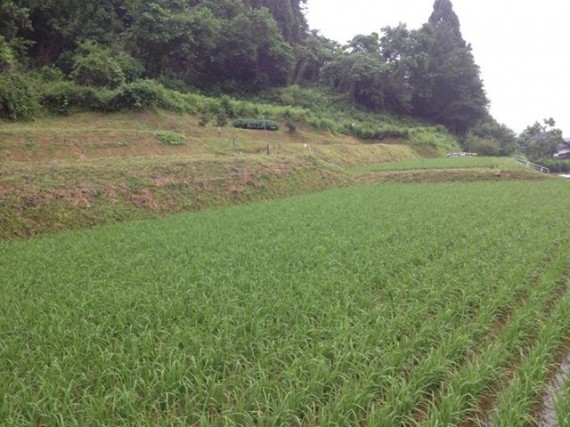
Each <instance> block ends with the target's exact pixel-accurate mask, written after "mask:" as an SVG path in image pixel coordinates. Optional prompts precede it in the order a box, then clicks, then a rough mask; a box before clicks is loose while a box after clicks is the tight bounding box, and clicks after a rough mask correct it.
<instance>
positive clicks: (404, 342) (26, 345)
mask: <svg viewBox="0 0 570 427" xmlns="http://www.w3.org/2000/svg"><path fill="white" fill-rule="evenodd" d="M564 185H566V182H563V181H562V182H560V181H557V180H553V181H544V182H493V183H470V184H457V183H456V184H433V185H432V184H425V185H413V184H410V185H397V184H390V185H379V186H363V187H358V188H351V189H346V190H334V191H328V192H324V193H319V194H314V195H309V196H301V197H294V198H289V199H284V200H274V201H270V202H265V203H258V204H251V205H242V206H236V207H232V208H226V209H214V210H209V211H202V212H197V213H193V214H186V215H177V216H171V217H168V218H164V219H162V220H155V221H140V222H133V223H129V224H123V225H115V226H110V227H101V228H98V229H94V230H89V231H81V232H69V233H62V234H53V235H46V236H43V237H40V238H35V239H31V240H27V241H19V242H3V243H0V294H1V295H2V298H0V342H1V344H2V345H0V377H1V378H2V379H3V380H2V381H0V395H2V396H3V400H2V403H1V404H0V419H2V420H3V421H4V423H5V424H6V425H42V424H43V425H62V424H70V425H173V424H180V425H215V426H218V425H219V426H222V425H291V424H298V425H355V424H358V423H364V424H365V423H368V424H369V425H373V424H374V422H377V424H376V425H387V424H388V422H389V421H390V420H399V421H403V422H409V421H410V420H412V419H413V417H414V411H416V410H418V409H419V407H418V402H422V401H426V399H429V397H430V396H431V395H432V394H433V393H436V392H437V390H438V388H439V387H441V386H442V384H445V382H446V381H447V379H448V378H450V376H451V375H453V372H455V370H456V369H457V368H458V367H459V366H461V365H462V364H464V363H465V361H466V359H467V357H468V355H469V354H470V352H471V351H472V350H473V349H474V348H476V347H477V345H478V344H479V343H480V342H481V340H483V339H484V337H485V336H487V334H488V332H489V327H490V325H492V323H493V320H494V319H496V318H497V316H499V315H500V314H501V313H503V312H509V311H510V310H512V308H511V306H512V305H513V304H516V303H517V301H518V300H517V298H520V295H522V294H523V293H524V292H530V293H531V292H533V291H532V290H531V289H530V288H532V289H534V288H535V287H534V285H531V284H530V283H529V280H530V279H529V278H530V277H532V275H533V272H535V271H537V270H540V268H541V265H542V264H541V263H542V260H543V258H544V253H545V251H548V250H549V248H550V247H551V245H552V242H553V241H554V240H555V239H556V238H557V237H558V236H559V235H560V229H561V228H562V227H564V226H565V224H566V217H565V215H564V214H565V212H567V211H568V208H569V207H570V206H569V205H570V201H569V200H568V199H567V198H558V197H557V195H559V194H560V193H561V191H564V189H565V188H566V187H565V186H564ZM512 224H517V229H516V232H512V233H511V232H508V230H509V229H510V227H511V226H512ZM560 245H561V246H560V251H561V253H562V252H563V251H567V250H568V243H567V241H566V240H562V241H561V242H560ZM545 271H549V270H545ZM545 283H546V282H545ZM547 288H548V286H547V285H545V286H544V289H543V290H544V293H545V295H551V294H549V292H548V289H547ZM517 296H518V297H517ZM541 298H542V297H541ZM529 300H530V299H529ZM532 300H533V301H535V300H536V298H532ZM539 306H540V305H535V306H534V305H533V307H532V310H529V311H527V312H526V314H528V318H529V320H528V321H524V322H526V323H528V324H536V323H535V322H536V320H537V319H539V318H540V315H536V312H537V310H538V307H539ZM545 318H546V317H545V316H543V320H544V319H545ZM522 320H524V319H522ZM526 323H525V324H526ZM523 329H526V327H524V328H523ZM524 336H526V335H525V334H522V333H520V331H513V332H512V335H508V336H507V335H506V336H505V341H507V339H508V340H509V342H517V343H518V342H521V340H522V342H523V344H524V342H525V341H524ZM529 336H530V335H529ZM517 345H518V344H517ZM515 347H516V346H515ZM510 353H512V351H511V352H510ZM408 397H410V398H411V399H410V400H407V399H408ZM383 408H392V409H394V410H395V411H396V412H395V413H394V414H391V413H390V414H388V415H387V416H386V417H384V413H385V411H386V409H383Z"/></svg>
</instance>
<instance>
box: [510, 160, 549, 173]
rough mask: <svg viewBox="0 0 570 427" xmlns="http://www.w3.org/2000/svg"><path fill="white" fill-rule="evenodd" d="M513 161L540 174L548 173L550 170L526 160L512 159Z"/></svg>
mask: <svg viewBox="0 0 570 427" xmlns="http://www.w3.org/2000/svg"><path fill="white" fill-rule="evenodd" d="M513 160H514V161H515V162H517V163H518V164H519V165H521V166H523V167H525V168H530V169H534V170H537V171H539V172H542V173H550V169H548V168H547V167H546V166H542V165H538V164H536V163H533V162H529V161H528V160H527V159H523V158H522V157H513Z"/></svg>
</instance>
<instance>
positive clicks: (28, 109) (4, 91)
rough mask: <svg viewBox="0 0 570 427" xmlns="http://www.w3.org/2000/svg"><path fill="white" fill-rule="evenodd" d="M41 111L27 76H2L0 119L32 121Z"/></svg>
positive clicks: (0, 77) (0, 84)
mask: <svg viewBox="0 0 570 427" xmlns="http://www.w3.org/2000/svg"><path fill="white" fill-rule="evenodd" d="M40 111H41V107H40V104H39V102H38V97H37V94H36V91H35V89H34V87H33V84H32V83H31V81H30V80H29V79H27V78H26V77H25V76H21V75H16V74H0V118H3V119H7V120H30V119H33V118H34V117H36V116H37V115H38V114H39V112H40Z"/></svg>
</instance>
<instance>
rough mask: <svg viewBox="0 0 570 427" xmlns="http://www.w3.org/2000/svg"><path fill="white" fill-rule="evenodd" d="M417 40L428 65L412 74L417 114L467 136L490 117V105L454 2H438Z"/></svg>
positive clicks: (439, 0)
mask: <svg viewBox="0 0 570 427" xmlns="http://www.w3.org/2000/svg"><path fill="white" fill-rule="evenodd" d="M416 39H417V43H416V46H420V47H421V50H422V51H423V52H424V53H425V54H426V55H427V57H428V61H427V62H426V63H425V64H424V66H422V67H420V68H419V69H417V71H414V72H412V73H411V80H412V84H413V85H414V87H416V88H418V90H416V91H415V93H414V95H413V98H412V105H413V111H414V112H415V113H416V114H418V115H420V116H422V117H425V118H427V119H429V120H433V121H435V122H437V123H441V124H443V125H445V126H446V127H448V128H449V129H451V130H452V131H453V132H457V133H460V134H464V133H465V132H466V131H467V130H468V129H469V128H470V127H472V126H474V125H475V124H476V123H478V122H479V121H480V120H481V119H483V118H484V117H485V116H487V115H488V113H487V104H488V102H489V101H488V99H487V97H486V95H485V91H484V89H483V82H482V81H481V78H480V72H479V67H478V66H477V65H476V64H475V60H474V58H473V54H472V52H471V46H470V45H468V44H467V43H466V42H465V40H463V37H462V35H461V30H460V25H459V19H458V17H457V15H456V14H455V12H454V11H453V6H452V4H451V2H450V0H436V1H435V4H434V9H433V12H432V15H431V16H430V19H429V23H428V24H427V25H426V26H425V27H424V28H422V29H421V30H419V32H418V33H416Z"/></svg>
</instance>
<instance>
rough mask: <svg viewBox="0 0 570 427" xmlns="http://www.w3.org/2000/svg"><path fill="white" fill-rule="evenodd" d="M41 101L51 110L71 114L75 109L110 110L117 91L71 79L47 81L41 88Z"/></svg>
mask: <svg viewBox="0 0 570 427" xmlns="http://www.w3.org/2000/svg"><path fill="white" fill-rule="evenodd" d="M40 92H41V93H40V102H41V104H42V105H43V106H44V107H45V108H46V109H47V110H48V111H50V112H52V113H56V114H63V115H67V114H71V113H72V112H74V111H88V110H95V111H110V110H112V108H111V106H110V104H111V100H112V98H113V96H114V94H115V93H116V92H114V91H111V90H108V89H103V88H94V87H88V86H79V85H77V84H75V83H73V82H70V81H60V82H55V83H49V84H48V83H45V84H43V85H42V87H41V90H40Z"/></svg>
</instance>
